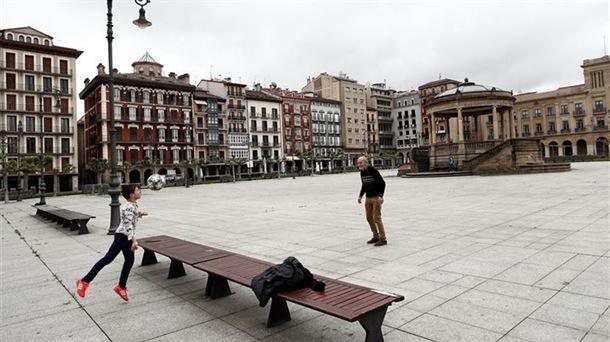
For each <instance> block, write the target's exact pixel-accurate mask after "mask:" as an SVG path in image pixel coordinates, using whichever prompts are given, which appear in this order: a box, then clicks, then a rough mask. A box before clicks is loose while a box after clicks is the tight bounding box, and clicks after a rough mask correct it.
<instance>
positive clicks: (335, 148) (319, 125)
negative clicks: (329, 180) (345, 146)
mask: <svg viewBox="0 0 610 342" xmlns="http://www.w3.org/2000/svg"><path fill="white" fill-rule="evenodd" d="M311 122H312V131H313V136H312V138H313V149H314V153H315V154H316V158H317V159H318V160H320V162H319V163H320V165H319V166H318V167H319V168H321V169H326V168H329V167H330V168H333V167H336V165H330V162H331V160H330V158H329V157H330V156H332V155H333V154H335V155H336V154H337V153H339V152H341V101H335V100H330V99H325V98H322V97H312V98H311ZM337 162H338V161H335V163H337ZM329 165H330V166H329Z"/></svg>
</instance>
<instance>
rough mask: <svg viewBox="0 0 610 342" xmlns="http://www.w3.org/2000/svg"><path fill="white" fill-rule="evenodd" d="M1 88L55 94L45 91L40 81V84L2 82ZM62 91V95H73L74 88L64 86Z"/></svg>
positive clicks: (0, 83)
mask: <svg viewBox="0 0 610 342" xmlns="http://www.w3.org/2000/svg"><path fill="white" fill-rule="evenodd" d="M0 88H2V89H6V90H11V91H19V92H32V93H40V94H46V95H49V96H55V94H54V93H50V92H47V91H45V88H44V87H43V85H42V84H40V83H39V84H28V83H11V84H8V83H6V82H0ZM60 91H61V93H59V95H61V96H72V88H64V89H60Z"/></svg>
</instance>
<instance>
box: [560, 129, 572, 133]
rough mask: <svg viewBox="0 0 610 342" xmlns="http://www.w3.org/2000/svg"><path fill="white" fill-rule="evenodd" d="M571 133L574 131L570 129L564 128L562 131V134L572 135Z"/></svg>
mask: <svg viewBox="0 0 610 342" xmlns="http://www.w3.org/2000/svg"><path fill="white" fill-rule="evenodd" d="M570 132H572V130H571V129H569V128H562V129H561V133H570Z"/></svg>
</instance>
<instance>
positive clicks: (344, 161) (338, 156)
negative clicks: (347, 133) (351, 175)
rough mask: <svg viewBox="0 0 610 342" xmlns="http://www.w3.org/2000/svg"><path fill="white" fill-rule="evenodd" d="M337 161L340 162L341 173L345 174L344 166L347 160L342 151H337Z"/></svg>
mask: <svg viewBox="0 0 610 342" xmlns="http://www.w3.org/2000/svg"><path fill="white" fill-rule="evenodd" d="M337 160H340V161H341V166H342V167H341V168H342V169H343V173H345V164H346V163H347V158H346V156H345V153H343V151H339V152H337Z"/></svg>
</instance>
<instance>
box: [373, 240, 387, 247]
mask: <svg viewBox="0 0 610 342" xmlns="http://www.w3.org/2000/svg"><path fill="white" fill-rule="evenodd" d="M387 244H388V241H387V240H379V241H377V242H375V247H379V246H383V245H387Z"/></svg>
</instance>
